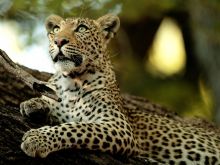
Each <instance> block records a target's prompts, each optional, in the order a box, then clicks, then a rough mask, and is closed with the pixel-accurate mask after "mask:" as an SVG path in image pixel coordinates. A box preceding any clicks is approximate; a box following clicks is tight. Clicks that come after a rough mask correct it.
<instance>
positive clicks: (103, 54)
mask: <svg viewBox="0 0 220 165" xmlns="http://www.w3.org/2000/svg"><path fill="white" fill-rule="evenodd" d="M45 27H46V30H47V35H48V39H49V54H50V57H51V59H52V61H53V63H54V67H55V69H56V72H55V73H54V74H53V76H52V77H51V78H50V79H49V80H48V86H49V87H50V88H51V89H53V90H54V91H55V92H56V95H57V96H58V97H59V98H60V99H61V100H60V101H57V100H54V99H51V98H49V97H47V96H43V95H42V96H40V97H36V98H32V99H30V100H26V101H24V102H22V103H21V104H20V113H21V114H22V115H23V116H24V117H31V116H32V115H33V114H36V113H41V114H44V115H46V119H47V120H48V121H49V123H50V124H47V125H45V126H43V127H40V128H36V129H30V130H29V131H27V132H26V133H25V134H24V135H23V138H22V143H21V149H22V150H23V151H24V153H26V154H27V155H28V156H30V157H40V158H45V157H47V156H48V154H50V153H52V152H55V151H59V150H63V149H75V150H84V149H85V150H90V151H100V152H106V153H109V154H112V155H120V156H125V157H128V158H129V157H141V158H146V159H147V158H149V159H152V160H155V161H157V162H158V163H160V164H169V165H194V164H195V165H197V164H198V165H219V164H220V136H219V134H217V133H216V132H214V131H207V130H206V129H205V128H202V127H201V128H198V127H195V126H193V125H191V124H190V123H184V122H180V121H177V120H174V119H172V118H169V117H168V116H166V115H159V114H156V113H148V112H146V111H142V110H141V109H139V108H135V107H128V108H124V107H126V104H127V103H126V102H125V101H124V100H123V99H122V94H121V91H120V88H119V85H118V82H117V78H116V74H115V71H114V68H113V65H112V62H111V60H110V55H109V51H108V45H109V42H110V41H111V39H112V38H114V36H115V35H116V33H117V32H118V30H119V27H120V19H119V17H118V16H116V15H114V14H106V15H104V16H101V17H99V18H98V19H89V18H81V17H69V18H62V17H61V16H58V15H55V14H53V15H50V16H49V17H48V18H47V19H46V21H45Z"/></svg>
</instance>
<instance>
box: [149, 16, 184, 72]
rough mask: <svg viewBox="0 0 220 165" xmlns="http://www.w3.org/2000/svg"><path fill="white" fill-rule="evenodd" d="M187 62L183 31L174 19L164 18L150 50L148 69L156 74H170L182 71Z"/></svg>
mask: <svg viewBox="0 0 220 165" xmlns="http://www.w3.org/2000/svg"><path fill="white" fill-rule="evenodd" d="M185 62H186V52H185V47H184V41H183V36H182V32H181V30H180V28H179V26H178V25H177V23H176V22H175V21H174V20H173V19H171V18H164V20H163V21H162V23H161V25H160V27H159V29H158V31H157V33H156V36H155V39H154V41H153V44H152V48H151V49H150V51H149V59H148V61H147V65H146V66H147V69H148V70H149V71H151V72H152V73H155V74H160V75H161V74H162V75H165V76H169V75H173V74H177V73H179V72H181V71H182V70H183V69H184V67H185Z"/></svg>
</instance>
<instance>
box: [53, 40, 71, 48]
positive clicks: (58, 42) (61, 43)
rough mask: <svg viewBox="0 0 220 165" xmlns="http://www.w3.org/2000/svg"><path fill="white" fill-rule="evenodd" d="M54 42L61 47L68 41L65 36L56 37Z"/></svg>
mask: <svg viewBox="0 0 220 165" xmlns="http://www.w3.org/2000/svg"><path fill="white" fill-rule="evenodd" d="M54 43H55V44H56V45H57V46H58V47H59V48H61V47H62V46H63V45H65V44H67V43H69V40H68V39H67V38H56V39H55V40H54Z"/></svg>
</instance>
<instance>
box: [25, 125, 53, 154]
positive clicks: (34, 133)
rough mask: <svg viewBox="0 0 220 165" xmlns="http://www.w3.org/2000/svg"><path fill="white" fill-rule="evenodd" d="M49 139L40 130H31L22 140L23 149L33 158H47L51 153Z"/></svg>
mask: <svg viewBox="0 0 220 165" xmlns="http://www.w3.org/2000/svg"><path fill="white" fill-rule="evenodd" d="M49 148H50V147H49V143H47V137H46V136H45V135H44V134H43V133H41V131H40V130H39V129H31V130H30V131H28V132H26V133H25V134H24V136H23V138H22V143H21V149H22V150H23V151H24V152H25V153H26V154H27V155H28V156H31V157H41V158H45V157H46V156H47V155H48V154H49V153H50V151H49Z"/></svg>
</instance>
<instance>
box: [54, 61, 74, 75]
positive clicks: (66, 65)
mask: <svg viewBox="0 0 220 165" xmlns="http://www.w3.org/2000/svg"><path fill="white" fill-rule="evenodd" d="M54 66H55V69H56V71H57V72H62V74H63V75H66V76H67V75H69V73H70V72H72V71H73V70H74V69H75V68H76V67H75V66H74V63H73V62H71V61H63V62H60V61H58V62H56V63H55V64H54Z"/></svg>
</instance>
